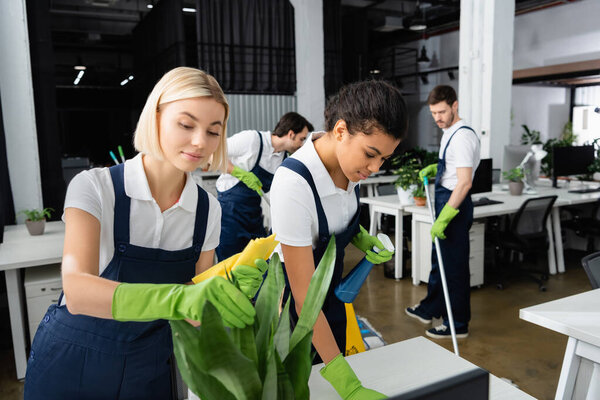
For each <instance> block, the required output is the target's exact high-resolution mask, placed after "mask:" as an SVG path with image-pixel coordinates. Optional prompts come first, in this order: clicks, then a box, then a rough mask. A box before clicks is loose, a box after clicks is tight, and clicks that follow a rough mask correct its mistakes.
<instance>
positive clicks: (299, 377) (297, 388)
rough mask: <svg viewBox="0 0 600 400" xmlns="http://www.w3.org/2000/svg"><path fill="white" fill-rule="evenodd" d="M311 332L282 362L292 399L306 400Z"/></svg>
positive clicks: (310, 363)
mask: <svg viewBox="0 0 600 400" xmlns="http://www.w3.org/2000/svg"><path fill="white" fill-rule="evenodd" d="M311 342H312V331H310V332H308V333H307V334H306V336H304V337H303V338H302V339H301V340H300V342H298V344H297V345H296V346H295V347H294V348H293V349H292V350H291V351H290V354H288V356H287V358H286V359H285V360H284V361H283V366H284V367H285V370H286V371H287V373H288V376H289V380H290V382H291V383H292V386H293V388H294V397H295V398H296V399H298V400H308V398H309V397H310V392H309V389H308V378H309V377H310V372H311V370H312V360H313V355H312V354H311Z"/></svg>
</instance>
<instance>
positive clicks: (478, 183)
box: [471, 158, 493, 194]
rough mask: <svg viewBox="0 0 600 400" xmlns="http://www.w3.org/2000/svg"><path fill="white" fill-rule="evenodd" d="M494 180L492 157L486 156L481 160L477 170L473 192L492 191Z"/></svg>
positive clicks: (472, 187)
mask: <svg viewBox="0 0 600 400" xmlns="http://www.w3.org/2000/svg"><path fill="white" fill-rule="evenodd" d="M492 181H493V179H492V159H491V158H484V159H482V160H480V161H479V166H478V167H477V169H476V170H475V176H474V177H473V185H472V186H471V194H476V193H484V192H491V191H492V183H493V182H492Z"/></svg>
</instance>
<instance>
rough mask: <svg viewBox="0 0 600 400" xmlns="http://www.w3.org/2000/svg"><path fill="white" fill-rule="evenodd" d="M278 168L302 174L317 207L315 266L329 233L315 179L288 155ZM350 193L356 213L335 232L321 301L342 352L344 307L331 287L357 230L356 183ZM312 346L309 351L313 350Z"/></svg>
mask: <svg viewBox="0 0 600 400" xmlns="http://www.w3.org/2000/svg"><path fill="white" fill-rule="evenodd" d="M281 167H285V168H289V169H290V170H292V171H294V172H296V173H297V174H299V175H300V176H301V177H303V178H304V179H305V180H306V182H308V185H309V186H310V188H311V190H312V193H313V197H314V199H315V205H316V207H317V216H318V219H319V238H318V242H317V246H316V248H315V249H313V258H314V263H315V267H316V266H317V265H319V262H320V261H321V258H322V257H323V254H324V253H325V250H326V249H327V245H328V244H329V239H330V238H331V235H330V234H329V225H328V224H327V216H326V215H325V211H324V210H323V205H322V204H321V199H320V197H319V193H318V192H317V188H316V186H315V182H314V180H313V177H312V175H311V173H310V171H309V170H308V168H306V166H305V165H304V163H302V162H301V161H299V160H297V159H295V158H288V159H287V160H285V161H284V162H283V164H281ZM354 193H355V194H356V204H357V209H356V213H355V214H354V216H353V217H352V219H351V220H350V223H349V224H348V226H347V227H346V229H345V230H343V231H342V232H339V233H336V234H335V244H336V257H335V268H334V270H333V276H332V278H331V284H330V285H329V290H328V292H327V296H326V297H325V302H324V303H323V308H322V311H323V313H324V314H325V318H327V322H328V323H329V326H330V327H331V331H332V332H333V336H334V337H335V341H336V343H337V345H338V347H339V349H340V351H341V352H342V354H344V353H345V351H346V306H345V305H344V303H343V302H342V301H340V300H339V299H338V298H337V296H336V295H335V292H334V291H335V288H336V287H337V286H338V285H339V283H340V282H341V281H342V273H343V272H344V254H345V249H346V246H348V244H349V243H350V242H351V241H352V238H353V237H354V236H356V234H357V233H358V232H359V231H360V207H359V197H360V196H359V186H358V185H356V186H355V188H354ZM284 272H285V264H284ZM285 283H286V286H285V292H284V300H285V297H286V296H287V295H289V294H291V288H290V283H289V280H288V277H287V273H285ZM290 320H291V324H292V326H295V324H296V322H297V321H298V314H297V313H296V306H295V302H294V297H293V296H292V299H291V301H290ZM314 350H315V349H314V347H313V351H314ZM321 362H323V361H322V360H321V357H320V356H319V354H318V353H316V356H315V359H314V360H313V364H319V363H321Z"/></svg>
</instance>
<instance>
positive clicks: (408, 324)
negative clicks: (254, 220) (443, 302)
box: [0, 246, 590, 400]
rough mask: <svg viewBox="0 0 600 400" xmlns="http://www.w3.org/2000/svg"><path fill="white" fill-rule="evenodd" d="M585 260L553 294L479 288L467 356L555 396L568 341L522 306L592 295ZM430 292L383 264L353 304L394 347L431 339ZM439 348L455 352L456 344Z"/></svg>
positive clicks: (9, 380)
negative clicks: (426, 318) (426, 319)
mask: <svg viewBox="0 0 600 400" xmlns="http://www.w3.org/2000/svg"><path fill="white" fill-rule="evenodd" d="M582 255H583V254H582V253H580V252H569V251H567V252H566V265H567V272H566V273H565V274H561V275H556V276H551V277H550V279H549V281H548V282H547V287H548V291H547V292H540V291H539V290H538V288H537V285H536V284H535V283H533V282H531V281H527V280H520V281H516V282H514V283H511V284H508V285H507V286H506V288H505V289H504V290H502V291H500V290H497V289H496V287H495V285H486V286H484V287H482V288H480V289H474V290H473V291H472V294H471V305H472V321H471V325H470V336H469V338H467V339H463V340H459V349H460V352H461V356H462V357H464V358H465V359H467V360H469V361H471V362H473V363H474V364H477V365H479V366H481V367H483V368H485V369H487V370H489V371H490V372H491V373H493V374H494V375H496V376H499V377H504V378H508V379H511V380H512V381H514V383H515V384H517V385H518V386H519V387H520V388H521V389H522V390H524V391H525V392H527V393H529V394H531V395H532V396H534V397H536V398H539V399H553V398H554V392H555V390H556V385H557V382H558V377H559V374H560V367H561V365H562V357H563V354H564V350H565V346H566V343H567V338H566V337H565V336H563V335H560V334H557V333H554V332H551V331H549V330H546V329H544V328H541V327H538V326H536V325H533V324H530V323H528V322H525V321H522V320H520V319H519V309H520V308H523V307H527V306H530V305H534V304H538V303H542V302H546V301H550V300H553V299H557V298H561V297H565V296H568V295H571V294H575V293H580V292H582V291H585V290H589V289H590V286H589V282H588V280H587V277H586V275H585V273H584V271H583V269H582V268H581V266H580V263H579V260H580V259H581V257H582ZM359 257H360V254H359V253H358V252H357V251H355V250H354V248H352V246H350V248H349V249H348V251H347V255H346V261H347V262H346V265H347V266H348V267H352V266H353V265H355V264H356V262H357V261H358V259H359ZM426 290H427V288H426V286H425V285H423V284H421V285H420V286H418V287H415V286H413V285H412V283H411V281H410V279H409V278H405V279H402V280H400V281H395V280H392V279H387V278H385V277H384V276H383V271H382V267H381V266H376V267H375V268H374V270H373V271H372V273H371V275H370V276H369V278H368V280H367V282H366V283H365V285H364V287H363V289H362V291H361V293H360V294H359V296H358V298H357V299H356V301H355V303H354V305H355V309H356V312H357V314H359V315H361V316H363V317H366V318H367V319H368V320H369V322H370V323H371V324H372V325H373V326H374V327H375V329H377V330H378V331H379V332H380V333H381V334H382V335H383V338H384V339H385V340H386V341H387V342H388V343H393V342H397V341H400V340H404V339H408V338H412V337H415V336H422V335H424V333H425V326H424V325H421V324H420V323H418V322H416V321H414V320H412V319H410V318H408V317H407V316H406V315H405V314H404V308H405V307H407V306H409V305H413V304H415V303H417V302H418V301H419V300H420V299H421V298H422V297H423V296H424V295H425V292H426ZM0 321H2V326H1V328H0V339H1V341H0V399H2V400H17V399H22V397H23V384H22V383H21V382H18V381H16V378H15V370H14V360H13V358H12V345H11V343H10V329H8V327H7V322H8V311H7V309H6V308H3V309H0ZM436 343H439V344H441V345H442V346H444V347H445V348H447V349H448V350H452V344H451V341H450V340H446V341H436ZM382 373H389V374H393V373H394V371H385V370H383V371H382Z"/></svg>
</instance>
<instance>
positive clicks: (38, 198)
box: [0, 0, 43, 222]
mask: <svg viewBox="0 0 600 400" xmlns="http://www.w3.org/2000/svg"><path fill="white" fill-rule="evenodd" d="M0 54H1V56H0V95H1V96H2V117H3V120H4V134H5V137H6V154H7V158H8V170H9V171H8V172H9V176H10V185H11V188H12V195H13V201H14V204H15V213H18V212H19V211H21V210H23V209H26V208H41V207H42V203H43V200H42V185H41V178H40V163H39V155H38V143H37V130H36V125H35V108H34V102H33V86H32V77H31V63H30V59H29V35H28V32H27V12H26V7H25V0H5V1H3V2H2V12H0ZM24 219H25V217H24V216H23V215H22V214H21V215H17V220H18V221H19V222H23V220H24Z"/></svg>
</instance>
